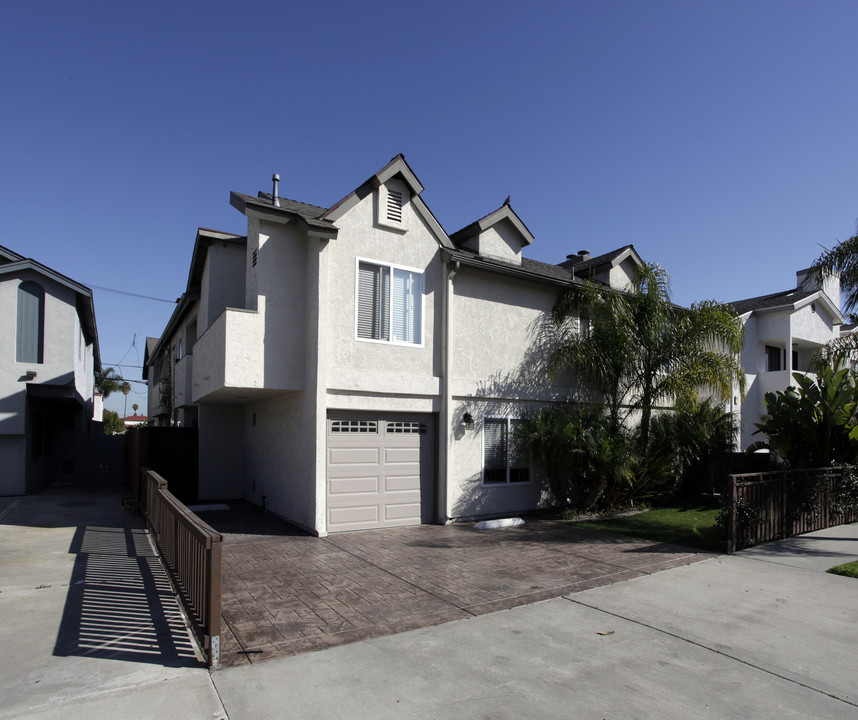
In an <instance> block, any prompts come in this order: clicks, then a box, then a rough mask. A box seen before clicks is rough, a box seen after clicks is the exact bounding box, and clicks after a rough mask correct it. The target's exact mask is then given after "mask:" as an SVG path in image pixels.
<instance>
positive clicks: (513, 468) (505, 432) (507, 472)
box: [483, 418, 530, 485]
mask: <svg viewBox="0 0 858 720" xmlns="http://www.w3.org/2000/svg"><path fill="white" fill-rule="evenodd" d="M521 423H522V421H521V420H516V419H515V418H485V419H484V420H483V485H514V484H521V483H527V482H530V454H529V453H528V452H527V449H526V448H524V447H521V445H520V443H519V442H518V441H517V439H516V434H515V431H516V428H518V427H519V426H520V425H521Z"/></svg>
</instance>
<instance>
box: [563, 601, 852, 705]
mask: <svg viewBox="0 0 858 720" xmlns="http://www.w3.org/2000/svg"><path fill="white" fill-rule="evenodd" d="M563 599H564V600H566V601H567V602H571V603H574V604H575V605H581V606H582V607H586V608H590V609H591V610H596V611H597V612H600V613H604V614H605V615H610V616H612V617H615V618H618V619H620V620H625V621H627V622H630V623H634V624H635V625H639V626H641V627H645V628H647V629H649V630H654V631H655V632H657V633H661V634H662V635H667V636H668V637H672V638H674V639H676V640H681V641H682V642H686V643H688V644H689V645H694V646H696V647H699V648H701V649H703V650H708V651H709V652H713V653H715V654H716V655H721V656H722V657H725V658H728V659H730V660H735V661H736V662H740V663H742V664H743V665H747V666H748V667H751V668H754V669H755V670H760V671H761V672H764V673H766V674H768V675H772V676H773V677H776V678H780V679H781V680H785V681H786V682H789V683H792V684H793V685H798V686H799V687H802V688H805V689H807V690H811V691H813V692H815V693H819V694H820V695H824V696H825V697H829V698H831V699H832V700H838V701H840V702H842V703H844V704H846V705H850V706H852V707H855V708H858V703H854V702H852V701H851V700H847V699H845V698H842V697H838V696H837V695H833V694H832V693H829V692H826V691H825V690H820V689H819V688H815V687H813V686H812V685H808V684H807V683H803V682H801V681H800V680H796V679H794V678H791V677H787V676H786V675H781V674H780V673H777V672H775V671H774V670H769V669H768V668H764V667H761V666H760V665H755V664H754V663H752V662H749V661H747V660H743V659H742V658H740V657H736V656H735V655H730V654H729V653H726V652H724V651H722V650H717V649H716V648H713V647H709V646H708V645H704V644H703V643H701V642H697V641H696V640H691V639H690V638H686V637H682V635H677V634H676V633H672V632H670V631H669V630H665V629H664V628H659V627H656V626H655V625H650V624H649V623H646V622H644V621H643V620H635V619H634V618H630V617H626V616H625V615H620V614H619V613H615V612H611V611H610V610H605V609H604V608H600V607H598V606H597V605H591V604H590V603H586V602H582V601H581V600H576V599H575V598H571V597H566V596H564V597H563Z"/></svg>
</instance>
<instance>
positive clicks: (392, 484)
mask: <svg viewBox="0 0 858 720" xmlns="http://www.w3.org/2000/svg"><path fill="white" fill-rule="evenodd" d="M384 491H385V492H402V491H408V492H414V493H417V499H418V502H419V501H420V475H385V476H384Z"/></svg>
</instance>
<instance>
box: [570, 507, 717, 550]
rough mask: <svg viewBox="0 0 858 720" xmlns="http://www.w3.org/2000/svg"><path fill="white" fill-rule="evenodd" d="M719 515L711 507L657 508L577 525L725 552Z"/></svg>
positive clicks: (715, 509)
mask: <svg viewBox="0 0 858 720" xmlns="http://www.w3.org/2000/svg"><path fill="white" fill-rule="evenodd" d="M719 512H720V508H709V507H696V508H694V507H692V508H679V507H671V508H654V509H653V510H648V511H646V512H642V513H639V514H637V515H630V516H628V517H618V518H611V519H608V520H588V521H585V522H579V523H576V525H577V526H578V527H585V528H592V529H593V530H607V531H608V532H613V533H619V534H621V535H633V536H635V537H639V538H646V539H647V540H659V541H661V542H666V543H674V544H676V545H686V546H688V547H696V548H703V549H704V550H713V551H715V552H726V549H727V540H726V537H725V535H724V530H723V529H721V528H719V527H716V525H715V519H716V518H717V517H718V513H719Z"/></svg>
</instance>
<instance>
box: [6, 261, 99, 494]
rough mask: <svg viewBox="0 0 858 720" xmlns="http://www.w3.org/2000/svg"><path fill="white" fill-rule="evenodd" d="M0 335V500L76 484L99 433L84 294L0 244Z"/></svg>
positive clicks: (93, 350) (94, 335)
mask: <svg viewBox="0 0 858 720" xmlns="http://www.w3.org/2000/svg"><path fill="white" fill-rule="evenodd" d="M0 338H2V339H3V340H2V342H0V495H22V494H24V493H27V492H33V491H35V490H38V489H39V488H40V487H42V486H43V485H45V484H47V483H48V482H50V481H52V480H55V479H77V478H78V477H79V476H80V474H81V473H82V472H83V466H84V461H85V460H86V458H85V457H83V456H82V454H81V453H82V452H83V451H82V448H83V447H84V444H83V443H81V442H80V438H81V436H83V435H87V434H89V433H91V432H101V429H100V426H97V427H96V428H93V426H92V420H93V418H94V419H95V420H98V421H100V420H101V396H100V395H98V394H97V393H96V391H95V373H96V372H97V371H98V370H100V368H101V360H100V356H99V350H98V332H97V329H96V325H95V310H94V307H93V301H92V291H91V290H90V289H89V288H87V287H84V286H83V285H81V284H80V283H78V282H75V281H74V280H72V279H70V278H67V277H66V276H64V275H61V274H60V273H58V272H56V271H55V270H52V269H50V268H48V267H46V266H44V265H42V264H41V263H39V262H37V261H35V260H32V259H30V258H25V257H24V256H22V255H19V254H18V253H16V252H13V251H12V250H9V249H8V248H5V247H2V246H0Z"/></svg>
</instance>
